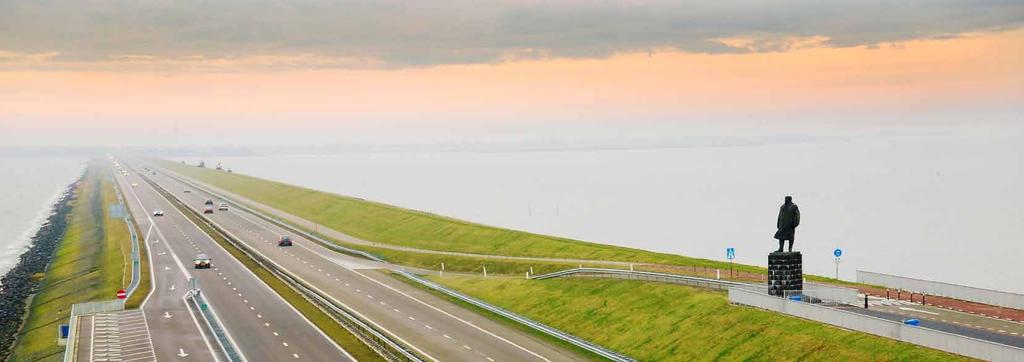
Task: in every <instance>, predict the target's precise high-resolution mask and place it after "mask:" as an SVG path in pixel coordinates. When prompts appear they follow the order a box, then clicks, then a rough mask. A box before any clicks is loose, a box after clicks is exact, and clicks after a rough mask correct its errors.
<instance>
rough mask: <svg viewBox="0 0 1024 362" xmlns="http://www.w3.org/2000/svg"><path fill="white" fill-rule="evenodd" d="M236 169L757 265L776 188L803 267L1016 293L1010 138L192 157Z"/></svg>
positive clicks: (1022, 237) (1021, 143)
mask: <svg viewBox="0 0 1024 362" xmlns="http://www.w3.org/2000/svg"><path fill="white" fill-rule="evenodd" d="M199 159H204V160H206V162H207V164H208V165H214V164H216V162H217V161H221V162H223V163H224V166H225V167H230V168H232V169H233V170H234V171H235V172H240V173H245V174H250V175H254V176H258V177H263V178H268V179H273V180H278V181H283V182H287V183H291V184H296V185H302V186H306V187H311V188H315V189H320V190H326V191H331V192H336V193H340V194H345V195H351V196H357V197H363V198H367V199H372V200H377V201H382V202H385V203H390V204H394V205H399V206H403V207H407V208H413V209H419V210H425V211H430V212H435V213H439V214H443V215H449V216H453V217H457V218H461V219H466V220H471V221H475V222H480V223H484V224H489V225H495V226H501V227H508V228H513V229H521V230H528V231H533V232H538V233H543V234H551V235H558V236H565V237H570V238H576V239H581V240H587V241H593V242H601V243H609V244H615V245H623V246H630V247H636V248H642V249H649V250H655V251H662V252H670V253H677V254H683V255H690V256H697V257H704V258H711V259H719V260H724V259H725V248H726V247H735V248H736V250H737V252H736V254H737V262H740V263H745V264H754V265H762V266H763V265H766V264H767V257H766V254H767V253H768V252H770V251H771V250H773V249H774V248H776V247H777V242H776V241H775V240H774V239H772V235H773V234H774V232H775V218H776V215H777V212H778V207H779V205H780V204H781V203H782V199H783V197H784V196H785V195H792V196H793V197H794V201H795V202H796V203H797V204H798V205H799V206H800V209H801V212H802V222H801V226H800V227H799V229H798V230H797V233H796V249H797V250H799V251H802V252H803V254H804V262H805V270H806V271H807V272H809V273H813V274H819V275H827V276H833V275H834V274H835V267H836V264H835V263H834V261H833V256H832V250H833V249H835V248H837V247H840V248H842V249H843V251H844V254H843V257H842V261H841V264H840V269H839V273H840V277H842V278H843V279H846V280H853V279H854V278H855V270H857V269H862V270H870V271H877V272H884V273H893V274H898V275H904V276H911V277H919V278H926V279H933V280H941V281H946V282H952V283H958V284H967V285H972V286H977V287H983V288H993V289H999V290H1006V291H1012V292H1018V293H1024V282H1021V281H1022V280H1024V272H1021V269H1020V266H1019V263H1020V262H1021V261H1022V259H1024V207H1022V205H1024V190H1022V188H1021V185H1024V133H1022V132H1019V130H1013V131H1012V132H946V133H941V134H929V135H922V136H907V135H901V136H883V137H860V138H852V139H847V140H818V141H813V140H812V141H803V142H781V143H765V144H755V145H746V146H721V147H715V146H699V147H689V148H659V149H643V148H636V149H614V150H574V151H542V152H513V151H504V152H440V151H426V150H416V151H395V152H376V153H343V154H334V155H280V156H252V157H238V156H234V157H214V156H208V157H198V158H188V159H186V160H187V161H188V162H190V163H194V162H196V161H197V160H199Z"/></svg>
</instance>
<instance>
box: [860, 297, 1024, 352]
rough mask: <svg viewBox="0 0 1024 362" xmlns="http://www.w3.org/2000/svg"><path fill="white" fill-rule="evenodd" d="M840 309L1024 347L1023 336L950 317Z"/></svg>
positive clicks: (888, 309)
mask: <svg viewBox="0 0 1024 362" xmlns="http://www.w3.org/2000/svg"><path fill="white" fill-rule="evenodd" d="M840 309H843V310H846V311H850V312H854V313H860V314H864V315H869V316H872V317H876V318H882V319H887V320H891V321H896V322H902V321H904V320H907V319H911V318H914V319H917V320H919V321H920V323H921V324H920V326H921V327H925V328H931V329H934V330H938V331H943V332H946V333H952V334H958V335H961V336H966V337H971V338H975V339H980V340H984V341H989V342H995V343H1000V344H1005V345H1008V346H1014V347H1020V348H1024V338H1021V337H1019V336H1015V335H1011V334H1007V333H1000V332H999V331H998V330H995V331H993V330H988V329H986V328H980V327H975V326H972V325H965V324H963V323H960V322H957V323H954V322H952V321H951V320H948V319H946V320H943V319H938V318H932V317H934V315H928V318H925V317H924V316H922V315H916V314H921V313H919V312H915V313H914V314H909V313H898V312H896V311H895V310H892V309H890V308H868V309H864V308H861V307H840ZM912 309H915V310H923V308H920V307H913V308H912ZM950 318H952V317H950Z"/></svg>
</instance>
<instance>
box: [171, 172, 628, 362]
mask: <svg viewBox="0 0 1024 362" xmlns="http://www.w3.org/2000/svg"><path fill="white" fill-rule="evenodd" d="M163 171H164V174H165V175H167V176H168V177H171V178H173V179H175V180H178V181H179V182H181V183H184V184H186V185H191V186H192V187H194V188H196V189H198V190H203V191H204V192H206V193H208V194H211V195H213V196H216V197H218V198H220V199H222V200H230V201H231V202H232V204H234V206H235V207H238V208H240V209H242V210H243V211H246V212H248V213H250V214H252V215H255V216H257V217H259V218H261V219H263V220H266V221H268V222H270V223H273V224H275V225H277V226H279V227H282V228H284V229H287V230H290V231H292V232H295V233H297V234H301V235H302V236H304V237H306V238H308V239H310V240H315V241H318V242H320V243H321V244H323V245H325V246H327V247H330V248H333V249H335V250H337V251H339V252H343V253H346V254H354V255H358V256H362V257H364V258H366V259H370V260H374V261H379V262H385V263H386V262H387V261H386V260H384V259H383V258H381V257H379V256H377V255H374V254H371V253H367V252H365V251H362V250H356V249H352V248H347V247H344V246H340V245H337V244H334V243H333V242H329V241H326V240H323V239H321V238H320V237H318V236H316V235H313V234H311V233H309V232H306V231H305V230H301V229H299V228H296V227H294V226H292V225H291V224H289V223H287V222H284V221H281V220H278V219H276V218H273V217H270V216H266V215H264V214H263V213H262V212H260V211H257V210H254V209H252V208H250V207H247V206H245V205H242V204H241V203H240V202H238V201H235V200H234V199H232V198H230V197H226V196H224V195H221V194H220V193H217V192H213V191H210V190H209V189H207V188H205V187H203V186H200V185H198V184H196V183H194V182H191V181H189V180H185V179H183V178H181V177H178V176H176V175H174V174H173V173H172V172H167V170H166V169H164V170H163ZM158 187H159V186H158ZM161 189H162V187H161ZM190 210H191V208H190ZM193 212H195V211H193ZM211 226H212V227H214V228H217V229H219V227H217V226H215V225H212V224H211ZM397 272H398V273H399V275H402V276H405V277H406V278H408V279H410V280H412V281H415V282H417V283H419V284H421V285H424V286H426V287H428V288H431V289H434V290H437V291H440V292H442V293H445V294H447V295H449V296H452V297H454V298H457V299H460V300H462V301H465V302H467V303H470V304H473V305H476V306H478V307H480V308H483V309H485V310H488V311H491V312H492V313H495V314H498V315H500V316H503V317H505V318H508V319H510V320H512V321H514V322H517V323H520V324H522V325H525V326H527V327H530V328H531V329H534V330H537V331H539V332H542V333H545V334H548V335H551V336H553V337H555V338H558V339H560V340H563V341H565V342H568V343H570V344H572V345H575V346H577V347H580V348H583V349H585V350H587V351H590V352H593V353H595V354H597V355H599V356H602V357H605V358H608V359H609V360H612V361H635V360H634V359H632V358H631V357H629V356H625V355H622V354H619V353H617V352H614V351H611V350H608V349H606V348H604V347H602V346H599V345H597V344H594V343H592V342H589V341H587V340H584V339H582V338H579V337H576V336H574V335H571V334H568V333H565V332H562V331H560V330H557V329H555V328H552V327H550V326H547V325H545V324H543V323H540V322H536V321H533V320H531V319H529V318H526V317H523V316H520V315H518V314H515V313H513V312H511V311H507V310H504V309H501V308H499V307H496V306H494V305H491V304H488V303H486V302H484V301H481V300H479V299H475V298H473V297H470V296H467V295H464V294H462V293H459V292H456V291H454V290H451V289H448V288H446V287H444V286H441V285H439V284H436V283H433V282H430V281H428V280H426V279H423V278H420V277H419V276H416V275H415V274H412V273H409V272H406V271H397ZM313 294H316V293H313ZM331 305H332V306H333V303H332V304H331ZM356 320H358V319H356ZM357 335H358V334H357Z"/></svg>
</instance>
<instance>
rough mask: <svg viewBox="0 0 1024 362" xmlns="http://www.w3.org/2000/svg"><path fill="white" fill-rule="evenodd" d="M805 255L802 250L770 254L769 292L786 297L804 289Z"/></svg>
mask: <svg viewBox="0 0 1024 362" xmlns="http://www.w3.org/2000/svg"><path fill="white" fill-rule="evenodd" d="M803 265H804V262H803V255H800V252H793V253H786V252H774V253H771V254H768V294H770V295H777V296H780V297H785V296H787V295H794V294H800V292H801V291H802V290H803V289H804V270H803Z"/></svg>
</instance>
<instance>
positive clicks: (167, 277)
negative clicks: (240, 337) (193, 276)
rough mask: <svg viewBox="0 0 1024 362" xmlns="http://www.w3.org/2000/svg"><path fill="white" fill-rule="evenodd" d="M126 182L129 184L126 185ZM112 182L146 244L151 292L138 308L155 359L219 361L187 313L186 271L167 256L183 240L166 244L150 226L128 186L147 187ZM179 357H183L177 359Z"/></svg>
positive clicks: (121, 180)
mask: <svg viewBox="0 0 1024 362" xmlns="http://www.w3.org/2000/svg"><path fill="white" fill-rule="evenodd" d="M129 178H130V179H132V180H133V181H129V180H128V179H129ZM116 180H117V182H118V186H119V187H120V188H121V190H122V191H123V192H124V193H125V195H124V196H125V203H126V204H128V209H129V211H130V212H131V214H132V217H133V218H134V219H135V221H136V223H137V224H138V227H139V232H140V233H141V235H140V236H142V237H143V238H142V239H141V240H140V241H145V242H146V251H147V252H148V253H147V257H148V259H149V265H150V276H151V277H152V281H153V283H152V285H153V289H152V291H151V293H150V294H149V295H148V296H147V297H146V299H145V301H144V302H143V303H142V306H141V308H142V310H143V312H144V314H145V316H146V323H147V324H148V328H149V330H150V338H151V339H152V340H153V341H157V343H153V352H154V355H155V357H156V359H158V360H161V361H177V360H186V358H188V360H193V361H213V360H215V358H214V356H217V358H221V356H220V355H219V349H215V347H216V343H217V342H216V341H212V340H211V336H209V335H207V334H206V332H205V329H203V328H199V326H200V325H201V324H200V323H201V321H200V320H199V319H197V316H195V315H193V314H192V313H191V311H190V310H189V308H188V305H187V304H186V302H185V299H183V297H184V295H185V291H186V290H187V289H188V288H187V287H186V286H187V280H188V276H189V271H188V270H186V269H184V268H181V267H179V265H178V264H177V263H175V262H174V259H173V258H171V257H169V255H168V251H169V250H170V249H169V248H168V245H169V244H181V243H183V242H184V240H177V239H181V238H180V237H177V238H174V240H168V239H167V237H166V236H165V235H164V233H163V227H162V226H158V225H157V223H155V222H154V220H153V218H152V216H151V215H152V210H151V208H152V207H153V206H152V204H153V203H152V201H150V202H148V204H149V205H150V206H147V205H146V204H147V203H143V202H142V197H140V196H139V192H137V189H138V187H132V186H131V184H132V183H135V184H138V185H139V187H145V186H148V185H144V183H143V182H142V181H141V180H139V179H138V176H134V175H132V174H129V176H128V177H125V176H123V175H122V174H120V173H118V174H117V177H116ZM171 236H172V237H175V236H177V235H175V234H171ZM167 316H170V318H168V317H167ZM182 354H185V355H186V356H185V357H181V356H180V355H182Z"/></svg>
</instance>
